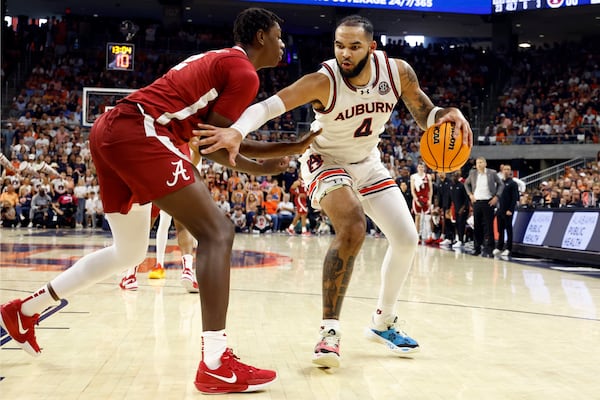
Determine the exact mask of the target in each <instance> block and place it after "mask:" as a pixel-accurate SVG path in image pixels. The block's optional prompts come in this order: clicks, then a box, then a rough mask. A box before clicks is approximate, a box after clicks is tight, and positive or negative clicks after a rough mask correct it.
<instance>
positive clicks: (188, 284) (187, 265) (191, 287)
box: [181, 255, 200, 293]
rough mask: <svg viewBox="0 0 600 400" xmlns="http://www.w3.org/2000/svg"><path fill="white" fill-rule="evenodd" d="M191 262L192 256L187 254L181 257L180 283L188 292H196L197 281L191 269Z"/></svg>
mask: <svg viewBox="0 0 600 400" xmlns="http://www.w3.org/2000/svg"><path fill="white" fill-rule="evenodd" d="M193 262H194V260H193V258H192V257H190V256H188V255H185V256H183V257H181V263H182V264H183V269H182V271H181V285H182V286H183V287H184V288H185V290H187V291H188V293H198V292H199V291H200V289H199V288H198V281H197V280H196V274H195V273H194V270H193V269H192V266H193Z"/></svg>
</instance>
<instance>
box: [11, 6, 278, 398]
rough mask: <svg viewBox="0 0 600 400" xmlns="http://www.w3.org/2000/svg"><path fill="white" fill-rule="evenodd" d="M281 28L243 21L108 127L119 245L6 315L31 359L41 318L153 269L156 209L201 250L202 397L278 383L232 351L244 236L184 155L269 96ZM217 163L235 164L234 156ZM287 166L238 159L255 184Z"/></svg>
mask: <svg viewBox="0 0 600 400" xmlns="http://www.w3.org/2000/svg"><path fill="white" fill-rule="evenodd" d="M280 22H281V19H280V18H279V17H278V16H277V15H275V14H274V13H272V12H270V11H268V10H264V9H259V8H251V9H247V10H245V11H242V12H241V13H240V14H239V15H238V17H237V18H236V20H235V23H234V29H233V32H234V40H235V43H236V46H235V47H233V48H226V49H222V50H216V51H209V52H207V53H204V54H199V55H194V56H191V57H189V58H188V59H186V60H184V61H183V62H181V63H180V64H178V65H176V66H175V67H173V68H172V69H171V70H170V71H168V72H167V73H166V74H165V75H164V76H162V77H160V78H158V79H157V80H156V81H154V82H153V83H151V84H150V85H149V86H147V87H144V88H142V89H140V90H138V91H136V92H134V93H132V94H131V95H129V96H128V97H126V98H124V99H123V100H122V101H120V102H119V103H118V104H117V105H116V106H115V107H114V108H112V109H111V110H110V111H108V112H106V113H104V114H102V115H101V116H100V117H99V118H98V120H97V121H96V122H95V124H94V126H93V127H92V130H91V134H90V145H91V151H92V156H93V159H94V164H95V166H96V168H97V173H98V178H99V183H100V190H101V193H102V200H103V203H104V210H105V212H106V218H107V220H108V221H109V223H110V227H111V231H112V235H113V245H112V246H110V247H107V248H104V249H102V250H99V251H96V252H94V253H91V254H88V255H86V256H84V257H82V258H81V259H80V260H78V261H77V262H76V263H75V264H74V265H73V266H71V267H70V268H69V269H68V270H66V271H64V272H63V273H61V274H60V275H58V276H57V277H55V278H54V279H52V280H51V281H50V282H49V283H48V284H46V285H44V286H43V287H42V288H40V289H39V290H37V291H36V292H35V293H33V294H32V295H31V296H29V297H27V298H25V299H23V300H20V299H17V300H13V301H11V302H9V303H6V304H3V305H2V306H1V307H0V317H1V318H0V325H1V326H2V327H3V328H4V329H5V330H6V331H7V332H8V334H9V335H10V336H12V338H13V339H14V340H15V342H17V343H18V344H19V345H20V346H21V347H22V348H23V349H24V350H26V351H27V352H28V353H29V354H31V355H34V356H37V355H39V354H40V353H41V350H40V347H39V345H38V343H37V341H36V338H35V332H34V325H35V324H36V322H37V320H38V317H39V313H41V312H42V311H43V310H44V309H46V308H47V307H49V306H52V305H53V304H55V302H56V301H59V300H60V299H62V298H66V297H69V296H72V295H73V294H75V293H77V292H80V291H82V290H84V289H85V288H87V287H89V286H91V285H93V284H95V283H96V282H99V281H101V280H103V279H106V278H108V277H110V276H112V275H114V274H115V273H119V272H121V271H123V270H125V269H126V268H127V267H129V266H131V265H138V264H139V263H140V262H142V261H143V260H144V258H145V256H146V251H147V248H148V242H149V229H150V228H149V223H148V222H149V221H150V211H151V203H152V202H153V203H155V204H156V205H157V206H158V207H159V208H160V209H162V210H164V211H166V212H167V213H168V214H170V215H171V216H172V217H173V218H175V219H176V220H179V221H180V222H181V223H182V224H184V226H185V227H186V228H187V229H188V231H189V232H190V233H191V234H192V235H193V236H194V238H195V239H196V240H197V241H198V248H199V249H201V251H198V252H197V254H196V262H197V266H198V267H197V268H196V276H197V280H198V283H199V286H200V299H201V309H202V327H203V333H202V340H203V343H202V349H203V352H202V361H201V362H200V365H199V367H198V371H197V374H196V379H195V385H196V388H197V389H198V390H199V391H201V392H205V393H230V392H248V391H255V390H259V389H262V388H264V387H265V386H266V385H268V384H270V383H272V382H273V381H274V380H275V379H276V377H277V374H276V372H275V371H271V370H264V369H259V368H254V367H251V366H248V365H245V364H242V363H241V362H240V361H239V360H238V359H237V357H236V356H235V355H234V354H233V352H232V351H231V349H228V348H227V337H226V336H225V321H226V315H227V307H228V302H229V275H230V256H231V248H232V244H233V238H234V228H233V225H232V224H231V222H229V221H228V219H227V218H226V217H225V215H224V214H223V213H222V212H221V211H220V210H219V209H218V208H217V206H216V205H215V203H214V202H213V201H212V199H211V197H210V194H209V191H208V189H207V187H206V186H205V184H204V183H203V182H202V180H201V178H200V175H199V173H198V170H197V169H196V168H195V167H194V165H193V164H192V162H191V161H190V159H189V158H188V157H187V156H186V155H185V154H183V153H182V152H181V151H180V150H179V149H178V147H179V146H180V145H182V144H184V143H186V142H188V141H189V139H190V138H191V136H192V129H194V128H195V127H196V126H197V124H198V123H200V122H207V123H211V124H214V125H217V126H223V127H225V126H229V125H230V124H231V122H232V121H234V120H236V119H237V118H238V117H239V116H240V114H241V113H242V111H244V109H245V108H246V107H248V105H249V104H250V103H251V101H252V100H253V99H254V97H255V96H256V94H257V91H258V87H259V78H258V74H257V73H256V71H257V70H258V69H261V68H265V67H274V66H276V65H277V64H278V63H279V61H280V59H281V56H282V54H283V49H284V44H283V42H282V41H281V28H280V26H279V23H280ZM251 156H253V157H254V156H255V155H251ZM269 156H272V155H269ZM210 158H212V159H214V160H215V161H218V162H220V163H227V161H228V157H227V152H226V151H223V152H222V153H221V154H218V153H215V154H211V156H210ZM230 159H232V158H231V157H230ZM282 161H283V160H280V159H272V160H266V161H265V162H264V163H263V164H260V163H257V162H254V161H252V160H250V159H247V158H244V157H242V156H239V157H237V158H235V159H232V163H236V164H237V167H238V168H239V169H241V170H244V171H246V172H248V173H251V174H255V175H267V174H272V173H274V170H276V171H279V170H283V169H284V168H285V167H286V166H287V162H285V163H284V162H282Z"/></svg>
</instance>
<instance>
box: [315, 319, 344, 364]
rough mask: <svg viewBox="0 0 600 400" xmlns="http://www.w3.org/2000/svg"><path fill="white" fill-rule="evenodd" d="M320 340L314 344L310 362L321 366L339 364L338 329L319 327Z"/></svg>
mask: <svg viewBox="0 0 600 400" xmlns="http://www.w3.org/2000/svg"><path fill="white" fill-rule="evenodd" d="M320 335H321V340H319V343H317V345H316V346H315V351H314V353H313V358H312V362H313V364H317V365H319V366H321V367H326V368H331V367H339V366H340V330H339V329H338V330H336V329H333V328H331V329H326V328H321V332H320Z"/></svg>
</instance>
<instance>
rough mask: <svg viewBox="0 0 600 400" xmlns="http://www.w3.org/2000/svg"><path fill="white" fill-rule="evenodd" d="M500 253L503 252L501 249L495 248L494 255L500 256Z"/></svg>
mask: <svg viewBox="0 0 600 400" xmlns="http://www.w3.org/2000/svg"><path fill="white" fill-rule="evenodd" d="M500 253H502V251H500V249H494V251H492V254H493V255H494V257H498V256H500Z"/></svg>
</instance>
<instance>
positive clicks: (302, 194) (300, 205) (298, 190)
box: [287, 177, 310, 236]
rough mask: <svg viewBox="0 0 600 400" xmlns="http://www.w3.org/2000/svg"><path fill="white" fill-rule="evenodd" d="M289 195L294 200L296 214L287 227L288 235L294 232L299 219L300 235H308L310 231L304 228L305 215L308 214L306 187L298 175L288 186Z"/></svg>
mask: <svg viewBox="0 0 600 400" xmlns="http://www.w3.org/2000/svg"><path fill="white" fill-rule="evenodd" d="M290 195H291V196H292V199H293V201H294V208H295V209H296V215H294V219H292V222H291V223H290V226H288V228H287V232H288V233H289V234H290V235H295V234H296V224H297V223H298V221H300V225H301V226H302V236H310V232H309V231H308V230H307V229H306V217H307V216H308V197H307V195H306V188H305V187H304V181H303V180H302V177H298V180H297V181H296V182H294V183H292V186H290Z"/></svg>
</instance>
